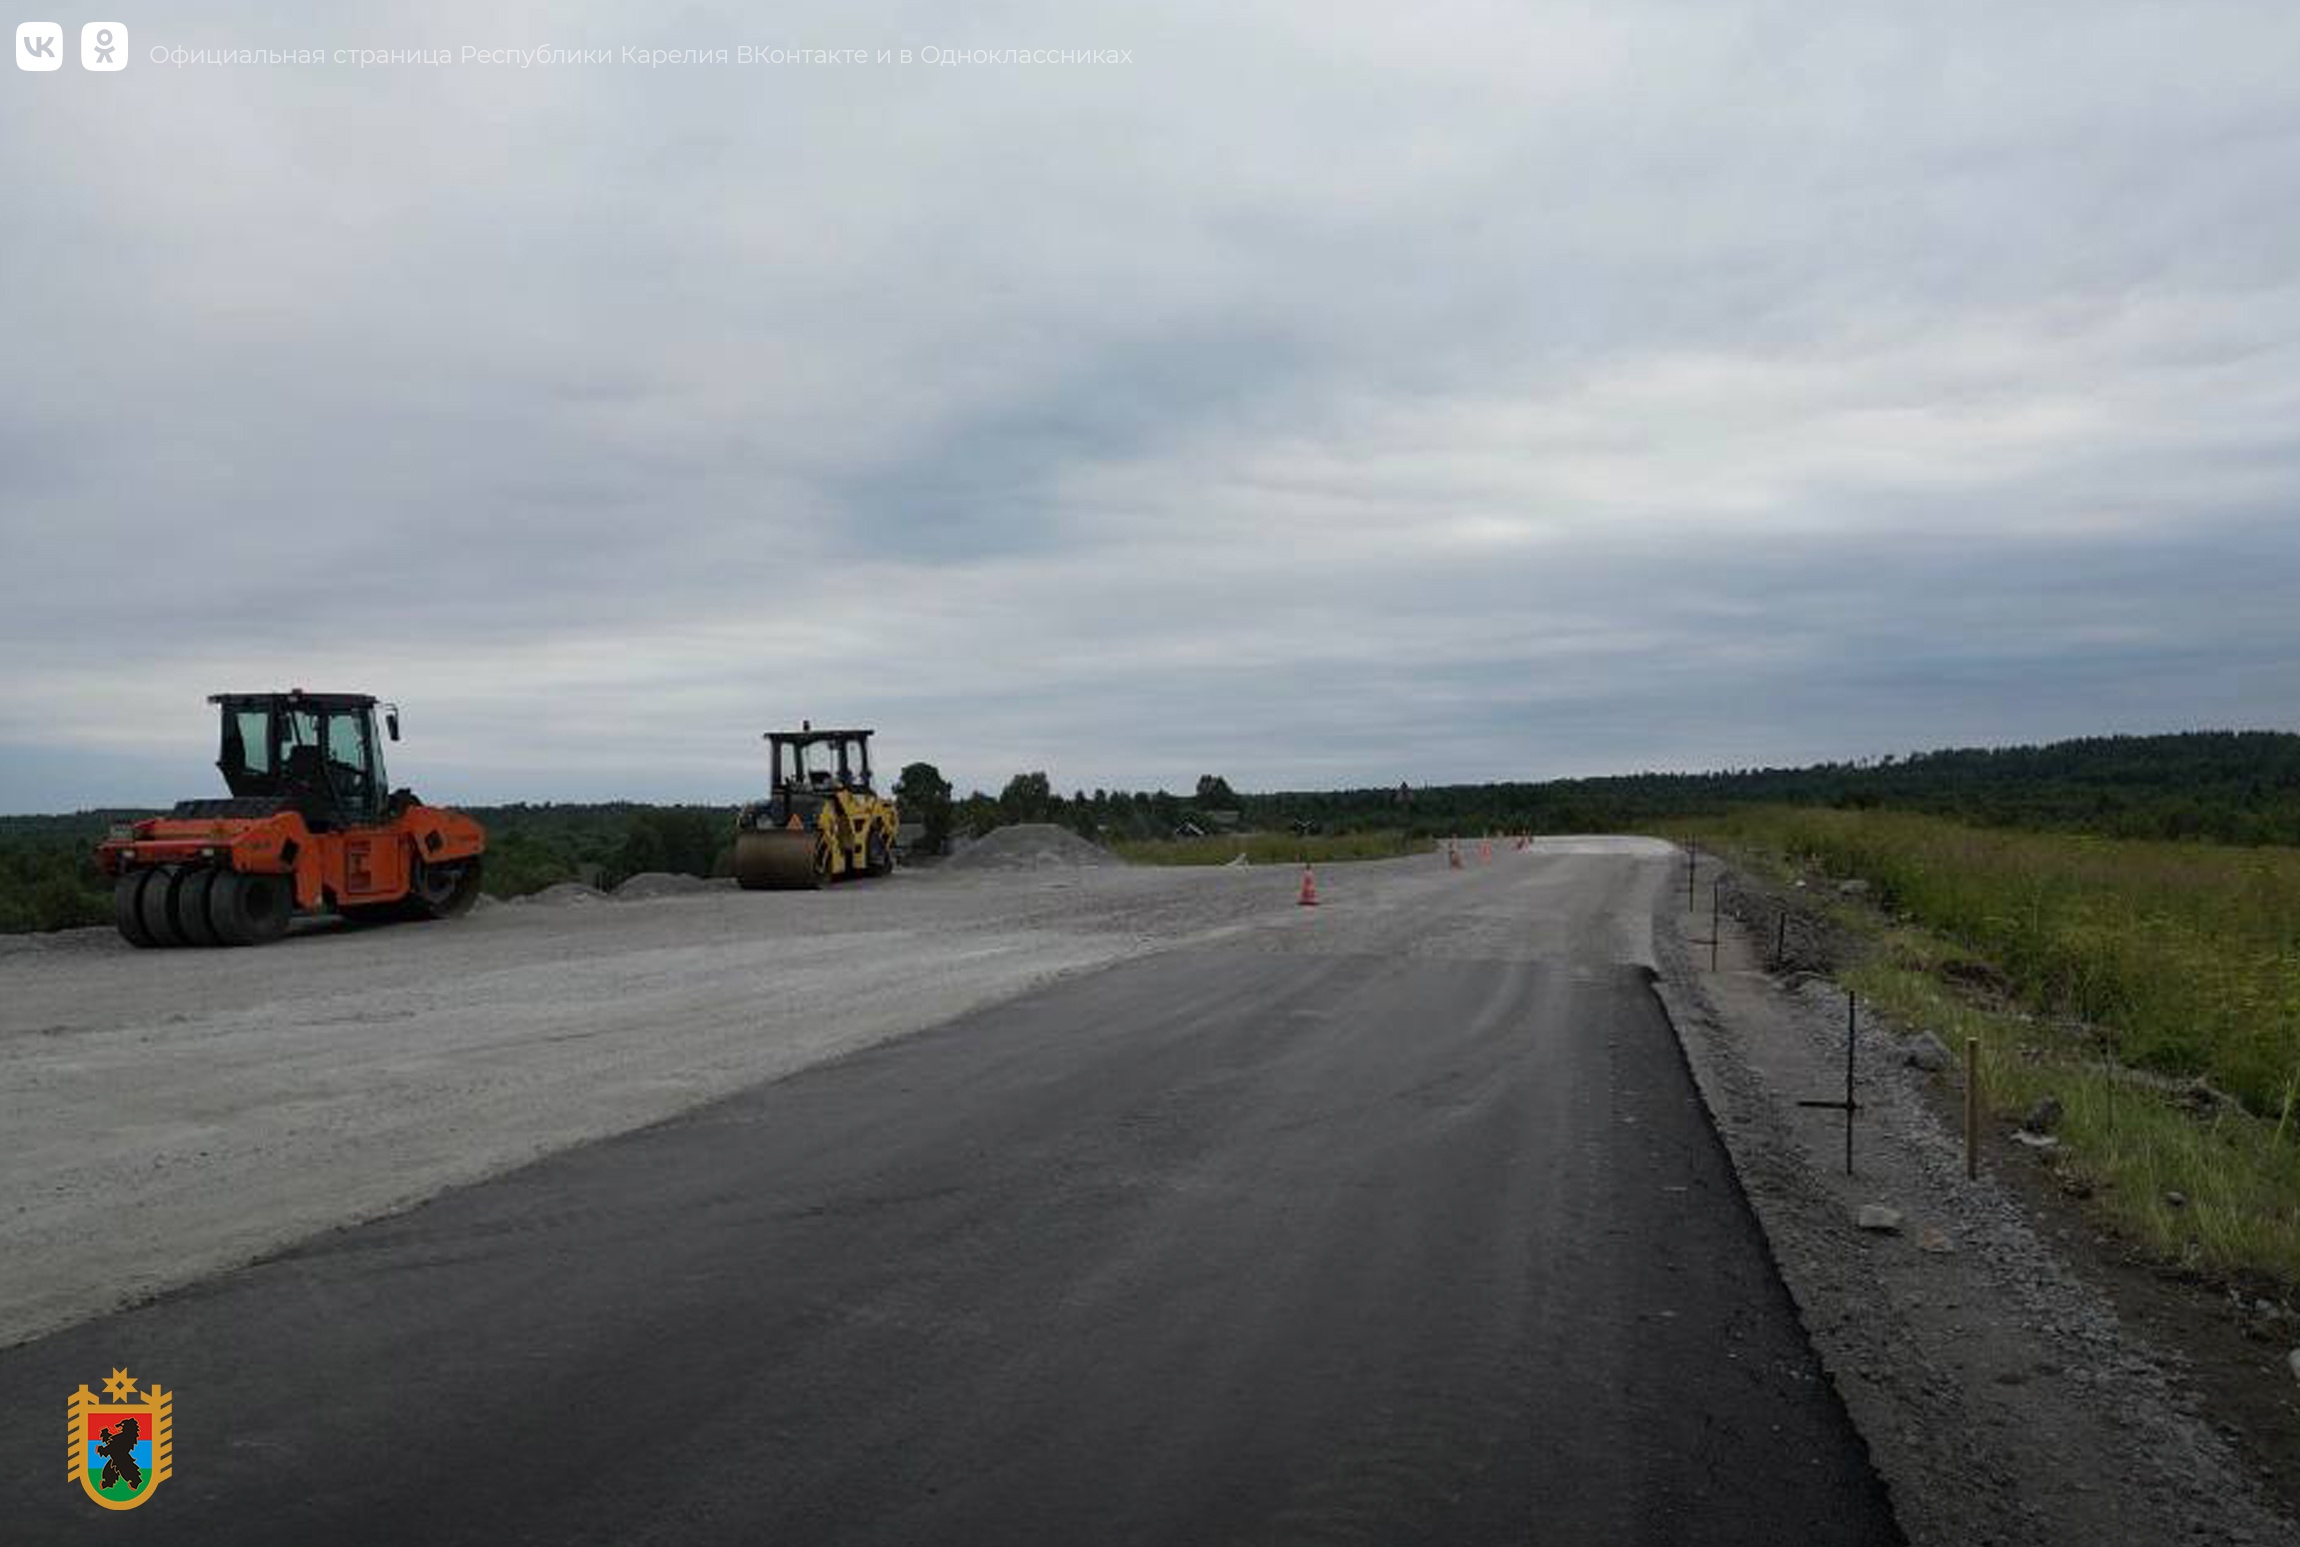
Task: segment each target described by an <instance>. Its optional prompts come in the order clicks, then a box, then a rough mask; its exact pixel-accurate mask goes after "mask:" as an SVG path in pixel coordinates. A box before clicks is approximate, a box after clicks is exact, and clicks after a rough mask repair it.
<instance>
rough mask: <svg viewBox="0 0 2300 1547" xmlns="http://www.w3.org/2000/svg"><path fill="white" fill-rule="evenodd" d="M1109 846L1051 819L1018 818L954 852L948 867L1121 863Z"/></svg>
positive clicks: (1018, 867) (1022, 867) (1068, 867)
mask: <svg viewBox="0 0 2300 1547" xmlns="http://www.w3.org/2000/svg"><path fill="white" fill-rule="evenodd" d="M1124 863H1125V861H1124V860H1122V859H1120V858H1119V857H1118V856H1117V855H1115V854H1113V853H1111V852H1110V851H1109V850H1108V849H1105V848H1100V847H1098V846H1096V845H1094V844H1091V843H1088V842H1087V841H1086V840H1085V839H1083V838H1081V837H1079V836H1078V835H1077V834H1076V833H1074V832H1072V831H1071V830H1070V829H1069V828H1067V827H1057V826H1055V825H1054V824H1053V823H1052V822H1018V823H1016V824H1015V825H1014V826H1012V827H1001V828H998V829H996V830H994V831H992V832H988V833H985V834H984V835H983V836H982V837H980V838H977V839H975V840H974V842H972V843H970V844H968V845H967V846H966V847H965V848H963V849H961V850H960V851H959V852H958V853H956V854H953V855H952V856H951V857H950V858H949V860H947V861H946V862H945V863H944V866H943V868H944V869H946V870H1074V869H1077V868H1079V867H1081V866H1086V865H1122V864H1124Z"/></svg>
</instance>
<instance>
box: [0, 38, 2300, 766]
mask: <svg viewBox="0 0 2300 1547" xmlns="http://www.w3.org/2000/svg"><path fill="white" fill-rule="evenodd" d="M179 9H180V12H181V14H171V16H170V17H169V18H168V19H167V20H166V21H165V23H161V22H154V23H152V24H150V25H149V26H148V27H140V28H139V31H138V34H137V42H138V44H139V45H140V46H148V44H149V43H150V42H153V41H182V42H185V43H187V44H191V45H194V46H198V45H201V44H211V45H223V44H231V43H249V44H261V45H267V46H273V45H277V44H279V43H280V42H281V41H283V36H282V30H281V29H282V27H283V26H284V25H285V24H284V23H282V22H280V20H279V18H278V16H277V15H276V13H274V12H273V11H271V10H269V9H266V8H261V7H255V6H250V5H245V4H240V3H235V0H216V3H212V4H202V5H198V6H194V7H190V8H179ZM551 23H552V25H551V30H550V36H549V37H548V38H546V37H544V36H541V35H538V34H537V33H536V31H535V24H533V23H531V22H530V21H529V20H528V19H527V14H526V13H525V12H523V11H520V10H518V9H516V8H512V7H508V6H487V5H481V6H465V7H455V8H420V9H410V10H408V11H406V12H404V13H402V14H401V15H400V16H398V17H396V18H389V17H387V18H380V19H379V18H378V17H377V16H376V15H374V14H372V13H361V14H360V15H359V16H358V17H357V19H354V18H353V15H352V13H351V12H349V11H345V12H343V13H341V16H340V18H336V17H334V16H332V15H331V13H329V12H326V11H320V12H308V11H307V12H300V13H298V16H297V18H296V19H295V22H294V26H293V28H292V29H290V31H291V33H292V35H293V36H294V37H298V38H302V37H309V38H311V39H313V40H315V41H320V42H328V43H331V44H333V43H366V44H379V43H391V44H418V45H428V44H429V43H430V42H431V41H432V40H434V39H440V40H445V41H449V42H460V41H473V42H478V43H483V44H489V45H494V44H501V43H527V44H533V43H540V42H546V41H549V42H554V43H558V44H562V45H565V46H585V45H592V46H596V45H599V44H610V45H615V46H619V45H620V44H622V43H624V42H637V43H644V42H655V43H659V44H663V45H665V46H688V45H693V44H716V43H719V42H724V43H727V44H730V45H731V44H732V43H734V42H738V41H749V42H771V43H774V44H777V45H784V46H788V45H794V44H800V43H804V42H808V41H816V42H820V43H822V44H823V45H824V46H848V45H850V44H852V43H858V42H860V43H869V44H871V45H872V46H874V47H875V46H878V45H879V44H880V43H881V42H882V41H883V42H885V43H886V44H888V45H889V46H898V47H899V46H904V45H905V44H908V45H911V46H916V45H918V44H920V43H924V42H929V41H932V42H937V43H939V44H943V45H965V46H1021V45H1029V46H1041V45H1043V46H1056V47H1061V46H1072V45H1074V44H1085V45H1087V46H1103V45H1112V46H1131V47H1133V48H1134V49H1135V50H1136V56H1137V62H1136V63H1135V64H1134V65H1133V66H1131V67H1128V68H1125V69H1122V70H1114V71H1102V72H1095V71H1086V70H1068V71H1065V70H1059V69H1056V70H1038V71H1026V70H1009V71H993V70H977V71H943V72H924V71H918V70H913V71H911V72H908V73H904V72H900V71H897V70H893V69H887V70H877V69H868V68H866V69H862V70H850V71H847V72H844V73H838V72H830V71H816V72H807V71H788V70H786V71H782V72H777V73H769V74H765V75H761V74H756V73H752V74H745V73H743V72H738V71H733V70H729V71H724V72H684V73H682V72H669V71H666V72H647V71H643V70H633V69H626V68H621V67H617V68H611V69H607V70H603V71H595V72H591V73H576V72H572V71H560V72H557V73H548V72H531V73H528V74H519V73H517V72H504V71H482V70H478V69H463V68H457V69H449V70H443V71H433V72H421V71H415V72H393V73H375V74H369V75H365V76H362V75H357V74H353V73H348V72H343V71H331V72H319V73H309V72H266V71H248V70H219V69H208V70H188V71H184V72H180V73H179V72H172V71H166V70H160V69H150V68H146V64H147V61H144V60H138V61H137V62H136V64H135V65H134V66H133V67H132V68H131V70H130V71H129V72H126V73H124V74H122V75H121V76H118V77H112V78H107V79H105V80H103V81H92V80H88V79H81V78H77V77H76V76H74V75H73V73H72V72H69V71H65V72H58V74H57V75H56V76H53V77H34V76H22V75H19V76H18V77H17V78H16V79H15V80H13V81H6V82H0V84H4V85H6V86H8V87H9V88H11V89H8V90H5V91H0V191H5V192H7V193H8V194H9V196H10V197H11V199H12V200H14V201H16V204H15V207H17V208H20V209H23V208H29V209H34V210H36V211H37V213H38V218H37V219H36V220H28V221H26V222H24V223H22V224H21V225H20V226H18V227H17V228H16V229H14V230H13V231H12V232H11V237H10V240H9V241H8V242H6V243H5V244H0V288H4V289H5V292H6V293H7V294H8V295H10V296H11V297H19V298H29V300H30V303H31V304H27V305H19V306H18V307H17V308H16V309H15V311H14V312H13V313H12V314H11V319H10V323H9V327H8V353H7V355H6V361H5V366H4V368H0V538H4V540H5V544H6V565H5V568H4V570H0V599H4V600H5V602H6V606H5V607H4V608H0V652H5V655H6V658H7V660H8V661H9V663H10V668H9V671H8V672H7V674H6V675H5V678H4V679H0V749H5V750H0V807H12V808H24V807H53V806H69V805H73V804H79V803H82V801H83V800H94V799H97V798H107V799H111V798H124V793H123V792H124V791H125V790H126V789H127V787H128V786H129V785H131V784H133V783H135V780H136V778H137V777H138V776H137V775H136V774H135V773H134V772H133V770H136V769H140V768H141V769H148V770H149V772H148V773H145V774H143V775H142V776H141V777H143V778H144V779H146V780H148V781H149V782H148V784H147V785H144V786H141V788H143V789H144V792H145V794H146V795H147V796H148V797H149V798H160V797H162V796H165V795H167V794H169V793H172V792H176V791H178V790H179V789H180V788H181V787H185V786H189V785H194V784H196V783H197V782H198V781H199V780H200V779H201V777H202V776H203V775H202V769H203V767H204V764H205V760H206V757H207V756H208V752H207V748H206V740H207V736H208V729H207V726H206V723H205V719H204V706H202V705H201V704H200V702H199V697H200V695H201V694H203V693H204V692H206V691H208V690H210V689H213V688H216V687H220V686H223V685H225V683H226V682H227V681H229V682H231V683H233V684H235V685H244V684H252V683H257V682H262V681H267V680H272V681H287V680H305V681H309V682H312V683H314V684H315V685H316V684H317V683H318V682H319V681H320V680H321V679H322V678H323V677H324V679H325V681H326V682H327V683H330V684H341V685H366V686H370V687H373V688H376V689H377V690H379V691H384V692H387V693H391V694H393V695H395V696H397V697H399V698H400V699H401V700H402V701H403V702H405V703H406V704H407V705H408V707H409V710H410V727H411V735H415V740H413V741H412V742H411V745H410V748H409V750H408V751H407V753H406V754H405V757H404V760H405V761H409V762H411V763H413V764H415V765H417V766H420V767H423V768H425V769H426V770H427V772H426V775H425V777H423V779H422V781H421V782H422V783H423V785H424V787H425V788H426V790H427V792H437V793H440V794H442V795H461V796H465V797H467V798H489V797H518V796H532V797H546V796H551V795H555V794H556V795H566V796H576V795H585V796H589V795H604V794H627V795H634V796H647V795H657V796H663V797H666V798H668V797H687V798H731V797H733V796H735V795H737V794H740V793H742V792H743V791H744V790H746V789H747V788H749V787H750V783H751V782H752V781H754V780H755V778H756V756H755V751H754V745H755V744H754V742H753V739H752V738H753V737H754V736H755V734H756V732H757V731H758V730H759V729H761V728H763V727H764V726H766V725H767V724H770V723H774V722H778V721H782V720H786V719H795V718H798V717H799V716H801V715H811V716H812V717H815V718H817V719H821V718H826V717H838V718H847V717H856V718H870V717H875V718H877V719H878V720H880V722H881V723H882V724H883V725H884V726H885V727H886V729H887V731H888V735H889V739H890V742H891V743H892V744H893V746H894V749H895V750H897V751H899V753H900V754H901V755H903V756H905V757H907V756H926V757H930V758H933V759H934V760H936V761H938V762H940V763H942V764H943V765H944V766H945V768H946V769H947V770H949V771H951V772H952V773H953V774H954V775H956V776H957V777H958V778H959V779H960V781H961V782H962V783H981V784H988V785H995V784H996V783H997V782H998V781H999V780H1001V779H1002V778H1003V777H1004V776H1005V775H1006V774H1008V773H1010V772H1012V771H1014V769H1015V768H1017V767H1023V766H1029V767H1045V768H1046V769H1047V770H1048V771H1049V773H1050V774H1051V775H1052V776H1053V777H1054V779H1055V781H1056V782H1057V783H1058V784H1061V785H1062V786H1064V787H1065V788H1068V787H1072V786H1075V785H1084V786H1086V787H1089V788H1091V787H1094V786H1096V785H1137V784H1153V783H1167V784H1170V785H1173V784H1184V783H1187V781H1188V780H1189V779H1191V778H1192V777H1194V776H1195V775H1196V774H1197V773H1200V772H1204V771H1207V769H1209V768H1214V767H1219V768H1220V769H1221V770H1222V771H1224V772H1226V773H1227V774H1229V775H1230V776H1231V777H1232V778H1233V779H1234V780H1237V781H1239V782H1241V783H1245V784H1252V785H1275V784H1287V783H1330V782H1335V781H1346V782H1367V783H1378V782H1386V781H1388V780H1390V779H1393V778H1396V777H1401V776H1411V777H1419V778H1430V777H1462V778H1487V777H1538V776H1541V775H1545V774H1553V773H1582V772H1601V771H1605V770H1607V769H1611V768H1622V767H1632V766H1676V767H1686V766H1703V765H1707V764H1711V763H1746V762H1757V761H1765V762H1780V761H1789V760H1793V759H1797V758H1803V757H1810V756H1843V755H1851V754H1856V753H1863V752H1874V751H1882V750H1903V751H1905V750H1908V749H1910V748H1911V747H1913V746H1921V745H1928V744H1934V743H1941V742H1952V741H1973V740H1988V739H2008V738H2009V739H2034V738H2036V737H2038V736H2044V735H2057V734H2073V733H2081V732H2086V731H2093V730H2103V729H2145V728H2151V727H2154V726H2164V725H2183V724H2192V723H2205V722H2211V723H2242V724H2269V725H2289V724H2292V723H2294V721H2295V718H2296V717H2300V682H2296V681H2295V673H2294V669H2293V668H2292V667H2291V666H2290V665H2288V664H2287V663H2290V662H2293V661H2295V660H2300V648H2296V647H2300V625H2296V624H2295V623H2294V622H2293V621H2291V619H2290V617H2289V611H2290V609H2289V608H2288V606H2287V605H2286V599H2287V598H2288V596H2289V595H2290V594H2291V589H2292V583H2293V581H2294V580H2295V579H2300V523H2295V522H2294V521H2293V520H2292V519H2291V518H2292V514H2293V512H2292V509H2291V491H2292V490H2293V489H2294V488H2295V487H2300V444H2296V443H2295V442H2294V441H2293V440H2292V437H2291V434H2290V426H2291V425H2292V424H2293V423H2294V422H2296V421H2300V272H2296V271H2295V267H2294V262H2293V259H2292V256H2291V255H2292V254H2293V253H2294V252H2300V208H2296V207H2295V206H2294V205H2293V203H2292V201H2291V200H2290V199H2289V198H2288V197H2286V196H2285V194H2286V190H2288V188H2289V186H2290V185H2291V183H2292V181H2293V174H2294V172H2295V171H2296V170H2300V166H2296V156H2300V150H2296V146H2300V108H2295V107H2294V105H2293V99H2292V96H2291V93H2290V90H2289V84H2288V83H2289V81H2290V79H2291V78H2292V75H2293V71H2294V68H2295V66H2300V13H2293V12H2291V11H2290V8H2287V7H2275V6H2257V5H2243V4H2218V5H2196V6H2184V7H2180V8H2178V9H2177V10H2172V9H2167V8H2164V7H2158V6H2147V5H2138V4H2129V5H2103V6H2096V7H2091V8H2088V9H2087V10H2086V12H2085V13H2084V15H2083V17H2082V18H2081V19H2078V18H2074V17H2072V16H2071V15H2070V13H2068V12H2067V11H2066V9H2065V8H2062V7H2057V6H2021V5H2014V6H2006V5H2004V4H2001V3H1999V4H1993V5H1981V4H1953V5H1948V6H1942V7H1933V8H1929V9H1927V10H1925V11H1923V12H1908V11H1906V10H1892V9H1889V8H1884V7H1837V8H1833V9H1830V10H1827V11H1825V12H1816V11H1815V10H1814V9H1813V8H1811V7H1809V6H1788V5H1780V4H1771V3H1751V4H1745V5H1717V6H1700V7H1687V6H1677V5H1665V4H1648V5H1621V6H1609V7H1606V8H1604V9H1603V10H1602V11H1601V12H1591V11H1588V10H1586V9H1580V8H1574V9H1567V8H1520V7H1463V8H1458V9H1442V8H1441V9H1439V10H1435V11H1432V10H1426V9H1424V10H1419V11H1414V12H1412V13H1410V14H1407V13H1401V12H1399V11H1398V10H1397V9H1396V8H1394V7H1371V6H1337V5H1317V6H1310V5H1303V6H1298V7H1291V8H1281V9H1277V10H1259V9H1257V10H1256V11H1254V12H1251V13H1245V12H1240V11H1238V9H1237V8H1235V7H1216V6H1211V5H1207V6H1179V7H1173V8H1162V9H1161V11H1160V12H1159V13H1158V14H1157V15H1155V16H1144V17H1141V18H1137V19H1132V20H1126V19H1121V18H1116V17H1109V18H1088V17H1085V16H1082V15H1081V14H1080V13H1078V12H1077V11H1076V10H1075V8H1067V7H1053V6H1033V5H1011V6H1002V7H999V8H997V9H995V10H993V11H979V12H977V11H968V12H965V13H963V14H960V13H952V12H950V11H949V10H948V8H945V7H926V6H900V5H896V6H888V7H881V8H878V9H876V10H874V11H873V12H871V13H870V14H869V15H863V14H860V13H858V12H856V11H855V10H853V8H828V7H825V8H819V9H815V10H812V11H808V12H804V13H801V14H784V15H778V16H777V17H776V18H774V25H773V28H772V33H773V35H772V37H768V36H766V35H764V34H762V33H761V23H760V22H759V21H758V19H757V18H756V17H754V16H752V15H751V14H750V13H748V12H740V11H733V10H716V9H694V10H689V11H686V12H682V13H680V14H679V15H678V16H676V17H675V18H673V19H672V20H670V21H662V20H658V19H656V18H655V17H654V16H653V14H652V13H649V12H648V11H647V10H646V9H645V8H643V7H637V6H607V5H592V6H585V7H580V8H577V9H575V10H572V11H570V10H567V9H565V8H562V9H560V10H557V11H555V12H554V13H553V16H552V19H551ZM147 34H148V35H147ZM27 83H29V84H27ZM98 86H101V87H106V88H111V87H122V88H125V89H124V90H119V91H115V92H113V93H111V95H109V96H106V97H102V98H99V97H98V96H96V95H95V93H94V88H95V87H98ZM830 684H836V686H835V687H833V686H830ZM417 727H420V728H421V730H420V734H417V732H416V728H417ZM99 791H103V792H110V793H106V794H103V795H101V796H99V794H98V793H97V792H99Z"/></svg>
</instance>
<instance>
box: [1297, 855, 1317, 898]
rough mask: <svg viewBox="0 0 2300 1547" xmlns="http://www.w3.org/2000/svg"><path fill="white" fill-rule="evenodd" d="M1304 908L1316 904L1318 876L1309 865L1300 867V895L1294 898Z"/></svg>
mask: <svg viewBox="0 0 2300 1547" xmlns="http://www.w3.org/2000/svg"><path fill="white" fill-rule="evenodd" d="M1295 901H1297V902H1299V903H1300V904H1301V905H1302V906H1303V907H1305V908H1314V907H1316V906H1317V905H1318V877H1317V875H1316V873H1315V872H1313V871H1312V870H1311V869H1310V867H1309V866H1307V865H1304V866H1303V867H1302V895H1301V896H1300V897H1298V898H1296V899H1295Z"/></svg>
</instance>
